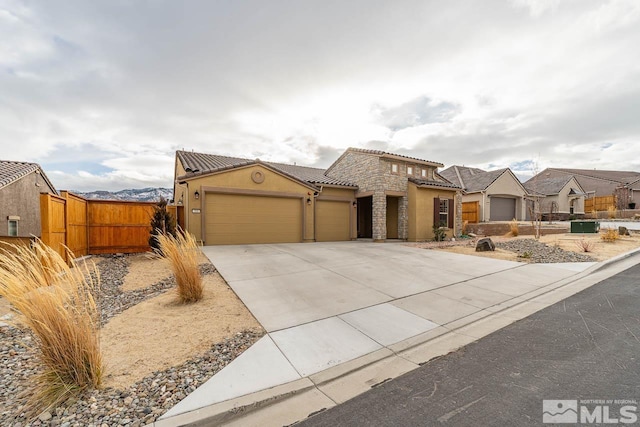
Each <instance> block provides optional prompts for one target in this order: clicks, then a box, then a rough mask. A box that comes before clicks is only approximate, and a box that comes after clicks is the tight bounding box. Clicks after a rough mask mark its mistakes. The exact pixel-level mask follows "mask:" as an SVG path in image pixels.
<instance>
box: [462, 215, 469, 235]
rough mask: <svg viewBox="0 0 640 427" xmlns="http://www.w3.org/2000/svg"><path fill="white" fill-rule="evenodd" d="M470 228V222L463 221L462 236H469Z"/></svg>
mask: <svg viewBox="0 0 640 427" xmlns="http://www.w3.org/2000/svg"><path fill="white" fill-rule="evenodd" d="M468 226H469V220H467V219H465V220H464V221H462V234H464V235H466V234H467V227H468Z"/></svg>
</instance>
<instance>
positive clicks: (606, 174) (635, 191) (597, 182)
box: [531, 168, 640, 209]
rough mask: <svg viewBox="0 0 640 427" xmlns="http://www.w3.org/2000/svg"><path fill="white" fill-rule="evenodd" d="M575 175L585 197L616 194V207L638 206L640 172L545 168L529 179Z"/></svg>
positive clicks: (639, 204) (639, 201)
mask: <svg viewBox="0 0 640 427" xmlns="http://www.w3.org/2000/svg"><path fill="white" fill-rule="evenodd" d="M568 176H573V177H575V179H576V181H578V183H579V184H580V186H581V187H582V188H583V189H584V191H585V193H587V198H592V197H607V196H616V198H617V201H618V206H617V207H618V209H627V208H628V207H629V204H630V203H635V205H636V206H640V172H634V171H615V170H598V169H567V168H547V169H545V170H543V171H542V172H540V173H539V174H537V175H536V176H534V177H533V178H531V179H535V178H537V179H548V178H560V177H568Z"/></svg>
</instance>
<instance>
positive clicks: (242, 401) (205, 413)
mask: <svg viewBox="0 0 640 427" xmlns="http://www.w3.org/2000/svg"><path fill="white" fill-rule="evenodd" d="M636 255H640V248H638V249H635V250H632V251H629V252H626V253H624V254H621V255H618V256H616V257H614V258H611V259H609V260H606V261H602V262H599V263H597V264H596V265H593V266H592V267H590V268H588V269H587V270H585V271H583V272H579V273H576V274H575V275H573V276H570V277H568V278H566V279H562V280H559V281H557V282H554V283H551V284H549V285H547V286H544V287H542V288H540V289H537V290H534V291H531V292H529V293H527V294H524V295H522V296H520V297H514V298H513V299H511V300H508V301H506V302H504V303H502V304H497V305H495V306H493V307H489V308H490V309H495V311H492V310H489V309H487V310H486V311H489V312H490V314H488V315H485V314H483V315H482V316H478V314H479V313H474V314H471V315H468V316H465V317H463V318H460V319H458V320H455V321H453V322H451V323H449V324H446V325H443V326H439V327H437V328H435V329H432V330H430V331H428V332H425V333H423V334H420V335H417V336H415V337H411V338H408V339H406V340H403V341H400V342H398V343H396V344H393V345H391V346H388V347H384V348H382V349H380V350H377V351H375V352H373V353H369V354H366V355H364V356H361V357H359V358H356V359H354V360H350V361H348V362H345V363H342V364H340V365H337V366H334V367H331V368H329V369H326V370H324V371H321V372H319V373H316V374H314V375H311V376H310V377H305V378H302V379H300V380H296V381H292V382H289V383H286V384H282V385H279V386H276V387H273V388H270V389H266V390H261V391H258V392H255V393H251V394H248V395H245V396H241V397H238V398H235V399H231V400H228V401H224V402H220V403H217V404H213V405H210V406H207V407H204V408H201V409H198V410H195V411H191V412H187V413H184V414H178V415H176V416H173V417H170V418H165V419H160V420H157V421H156V422H154V423H153V424H149V426H154V427H169V426H172V427H173V426H208V425H224V424H228V423H235V422H238V420H240V419H241V418H243V417H249V416H251V415H255V414H257V413H259V412H260V411H261V410H266V409H268V408H269V407H271V406H274V405H279V404H285V402H288V401H290V400H294V399H296V398H298V397H301V396H303V395H304V394H305V393H309V392H314V391H315V392H318V393H320V394H321V395H322V397H323V398H325V399H324V400H322V399H318V398H317V396H315V400H314V402H315V403H316V406H317V405H320V407H314V406H313V405H310V406H309V407H308V408H306V407H305V406H304V404H302V405H301V404H300V402H299V401H300V400H303V401H304V399H298V401H297V402H296V405H291V406H295V408H294V410H295V411H297V412H298V413H299V414H300V415H299V418H297V419H295V420H287V421H286V422H284V423H282V422H281V423H279V425H282V424H287V423H289V424H290V423H293V422H296V421H299V420H300V419H304V418H306V417H307V416H309V415H310V414H312V413H314V412H318V411H322V410H325V409H327V408H328V407H331V406H335V405H336V404H339V403H341V402H335V401H333V400H331V398H330V397H328V396H327V395H325V394H324V393H323V392H322V390H321V389H320V388H321V387H323V386H325V385H327V384H329V383H332V382H336V381H337V380H340V379H343V378H346V377H348V376H350V375H356V374H357V373H358V372H360V371H363V370H366V369H367V368H369V367H372V366H373V365H375V364H379V363H382V362H385V361H387V362H389V361H392V359H393V358H396V359H402V360H403V361H404V362H409V364H410V365H411V366H409V367H408V368H406V369H405V370H404V371H403V372H401V373H400V375H401V374H403V373H405V372H408V371H410V370H412V369H417V368H418V367H419V366H420V365H422V364H424V363H426V362H428V361H429V360H430V359H433V358H435V357H439V356H443V355H445V354H447V353H449V352H451V351H455V350H457V349H458V348H461V347H463V346H465V345H467V344H470V343H471V342H474V341H477V340H478V339H481V338H482V337H483V336H486V335H488V334H489V333H493V332H495V331H497V330H499V329H502V328H503V327H505V326H507V325H508V324H511V323H514V322H516V321H517V320H519V319H522V318H524V317H527V316H529V315H531V314H533V313H535V312H537V311H539V310H542V309H543V308H546V307H548V306H551V305H553V304H555V302H553V301H554V300H555V299H558V298H559V299H558V300H562V299H565V298H568V297H569V296H571V295H574V294H576V293H578V292H580V291H581V290H583V289H586V288H588V287H590V286H593V285H595V284H597V283H599V282H601V281H602V280H605V279H606V278H607V277H609V276H606V275H603V277H602V278H600V277H594V274H595V273H599V274H601V273H602V272H603V271H604V270H606V269H609V268H611V267H614V266H616V265H618V264H620V263H622V262H623V261H626V260H628V259H629V258H632V257H634V256H636ZM625 269H626V268H625ZM621 271H624V269H623V270H621ZM617 273H618V271H613V272H612V273H611V276H613V275H614V274H617ZM590 276H591V278H592V279H593V280H592V281H587V282H588V283H586V284H579V285H578V286H576V287H575V289H568V288H570V287H571V286H572V285H576V284H577V283H578V282H579V281H582V280H585V279H587V278H589V277H590ZM591 282H593V283H591ZM567 290H568V291H569V292H568V293H567ZM574 291H575V292H574ZM549 301H552V302H549ZM521 308H524V310H521ZM483 311H484V310H483ZM514 311H515V312H518V315H517V317H510V316H509V313H511V312H514ZM523 313H524V314H525V315H523V316H521V314H523ZM505 318H507V319H510V320H509V321H508V322H506V321H505ZM496 320H497V321H498V322H495V321H496ZM492 321H493V323H494V324H492ZM502 323H505V324H502ZM487 324H488V325H487ZM487 326H489V328H487ZM474 327H479V328H477V329H480V331H479V332H480V333H478V332H476V333H474V332H472V331H473V328H474ZM470 331H471V332H470ZM485 332H486V333H485ZM479 335H481V336H479ZM451 337H454V338H453V340H452V341H455V343H456V344H453V345H448V346H439V345H438V343H442V342H444V341H446V340H448V339H449V338H451ZM432 343H433V344H434V345H433V347H435V348H437V349H436V350H435V351H432V352H428V354H429V355H428V356H425V357H427V360H422V361H419V360H416V359H415V358H413V359H414V360H412V358H411V357H405V356H404V355H403V354H402V353H407V352H411V351H415V350H416V349H418V348H419V347H421V346H425V344H432ZM397 376H399V375H397ZM392 378H395V376H392V377H389V378H384V379H383V381H381V382H385V381H387V380H390V379H392ZM377 385H378V384H377V383H375V384H371V385H370V386H369V388H373V387H375V386H377ZM365 391H366V389H362V388H361V390H360V391H359V392H358V393H356V394H355V395H357V394H360V393H362V392H365ZM355 395H354V396H352V397H355ZM305 411H307V412H306V413H305ZM273 421H275V420H273ZM241 424H242V423H240V425H241ZM267 424H268V423H267ZM267 424H264V425H267Z"/></svg>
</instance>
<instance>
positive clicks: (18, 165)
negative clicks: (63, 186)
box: [0, 160, 57, 194]
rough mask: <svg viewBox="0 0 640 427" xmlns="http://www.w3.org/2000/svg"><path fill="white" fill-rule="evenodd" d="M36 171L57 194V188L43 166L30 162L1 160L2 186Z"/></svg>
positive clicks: (0, 181)
mask: <svg viewBox="0 0 640 427" xmlns="http://www.w3.org/2000/svg"><path fill="white" fill-rule="evenodd" d="M34 172H39V173H40V174H41V176H42V178H43V179H44V181H45V182H46V183H47V185H48V186H49V189H50V190H51V191H53V192H54V193H56V194H57V190H56V189H55V187H54V186H53V184H52V183H51V181H49V178H47V176H46V175H45V173H44V171H43V170H42V168H40V165H39V164H37V163H30V162H15V161H11V160H0V188H3V187H6V186H7V185H9V184H12V183H14V182H16V181H17V180H19V179H21V178H24V177H25V176H27V175H29V174H32V173H34Z"/></svg>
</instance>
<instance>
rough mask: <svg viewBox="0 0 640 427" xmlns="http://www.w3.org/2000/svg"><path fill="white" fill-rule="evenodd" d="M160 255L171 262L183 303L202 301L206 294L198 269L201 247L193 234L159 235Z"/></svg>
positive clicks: (179, 296) (179, 295)
mask: <svg viewBox="0 0 640 427" xmlns="http://www.w3.org/2000/svg"><path fill="white" fill-rule="evenodd" d="M157 239H158V243H159V244H160V253H162V256H163V257H164V258H165V259H166V260H167V261H168V262H169V264H170V265H171V269H172V270H173V275H174V276H175V278H176V285H177V291H178V298H179V299H180V301H181V302H183V303H191V302H196V301H200V300H201V299H202V296H203V294H204V286H203V284H202V276H201V275H200V269H199V267H198V257H199V256H200V247H199V246H198V242H197V241H196V238H195V237H194V236H193V234H190V233H187V232H184V233H183V232H179V233H177V236H175V237H174V236H172V235H170V234H159V235H158V236H157Z"/></svg>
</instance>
